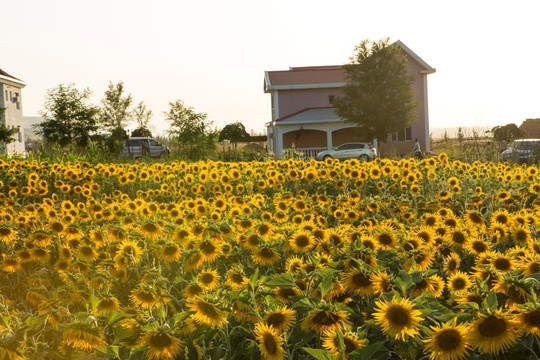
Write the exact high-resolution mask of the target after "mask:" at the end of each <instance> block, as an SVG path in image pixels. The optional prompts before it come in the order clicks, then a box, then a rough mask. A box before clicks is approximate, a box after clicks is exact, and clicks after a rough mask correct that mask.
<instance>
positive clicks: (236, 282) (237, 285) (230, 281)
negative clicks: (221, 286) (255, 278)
mask: <svg viewBox="0 0 540 360" xmlns="http://www.w3.org/2000/svg"><path fill="white" fill-rule="evenodd" d="M248 281H249V278H247V277H246V276H244V273H243V272H242V271H241V270H239V269H236V268H233V269H231V270H229V271H227V282H226V284H227V285H229V286H230V287H231V289H233V290H239V289H242V288H244V287H245V286H246V285H247V283H248Z"/></svg>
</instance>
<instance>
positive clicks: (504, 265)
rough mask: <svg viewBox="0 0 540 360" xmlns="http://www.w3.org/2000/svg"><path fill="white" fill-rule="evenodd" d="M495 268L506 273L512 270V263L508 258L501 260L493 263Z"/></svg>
mask: <svg viewBox="0 0 540 360" xmlns="http://www.w3.org/2000/svg"><path fill="white" fill-rule="evenodd" d="M493 266H494V267H495V269H497V270H501V271H506V270H508V269H510V261H509V260H508V259H506V258H500V259H497V260H495V261H494V262H493Z"/></svg>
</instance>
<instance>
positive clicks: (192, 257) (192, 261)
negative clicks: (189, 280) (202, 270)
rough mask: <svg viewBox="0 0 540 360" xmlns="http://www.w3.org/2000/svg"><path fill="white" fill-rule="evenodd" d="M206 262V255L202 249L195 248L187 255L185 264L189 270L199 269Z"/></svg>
mask: <svg viewBox="0 0 540 360" xmlns="http://www.w3.org/2000/svg"><path fill="white" fill-rule="evenodd" d="M203 263H204V256H203V255H202V253H201V251H200V250H198V249H197V250H193V251H191V252H189V253H188V254H187V255H186V258H185V260H184V266H185V268H186V270H187V271H192V270H195V269H198V268H199V267H201V266H202V264H203Z"/></svg>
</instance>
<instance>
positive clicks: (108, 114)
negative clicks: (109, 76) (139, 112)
mask: <svg viewBox="0 0 540 360" xmlns="http://www.w3.org/2000/svg"><path fill="white" fill-rule="evenodd" d="M132 102H133V99H132V98H131V94H129V95H124V82H122V81H120V82H119V83H118V84H116V85H114V84H113V83H112V82H109V87H108V89H107V90H106V91H105V97H104V98H103V100H101V109H100V111H99V116H100V123H101V126H102V127H103V130H105V132H107V133H112V132H113V131H114V130H115V129H117V128H125V127H126V126H127V123H128V121H129V120H131V117H132V113H131V110H130V106H131V103H132Z"/></svg>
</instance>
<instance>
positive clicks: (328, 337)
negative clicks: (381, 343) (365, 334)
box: [322, 330, 367, 358]
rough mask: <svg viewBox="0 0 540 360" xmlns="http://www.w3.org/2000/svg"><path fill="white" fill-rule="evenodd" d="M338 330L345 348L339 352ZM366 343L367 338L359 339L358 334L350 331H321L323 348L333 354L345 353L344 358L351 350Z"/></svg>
mask: <svg viewBox="0 0 540 360" xmlns="http://www.w3.org/2000/svg"><path fill="white" fill-rule="evenodd" d="M338 331H339V332H340V333H341V338H342V339H343V345H345V348H344V350H343V352H341V353H340V352H339V347H340V339H339V336H338V334H337V332H338ZM366 343H367V339H360V338H359V337H358V334H356V333H352V332H347V333H343V332H342V331H341V330H327V331H325V332H324V333H323V337H322V346H323V348H325V349H327V350H328V351H330V353H331V354H332V355H335V356H341V355H345V358H347V357H348V356H349V354H350V353H352V352H353V351H355V350H357V349H360V348H362V347H364V346H365V345H366Z"/></svg>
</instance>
